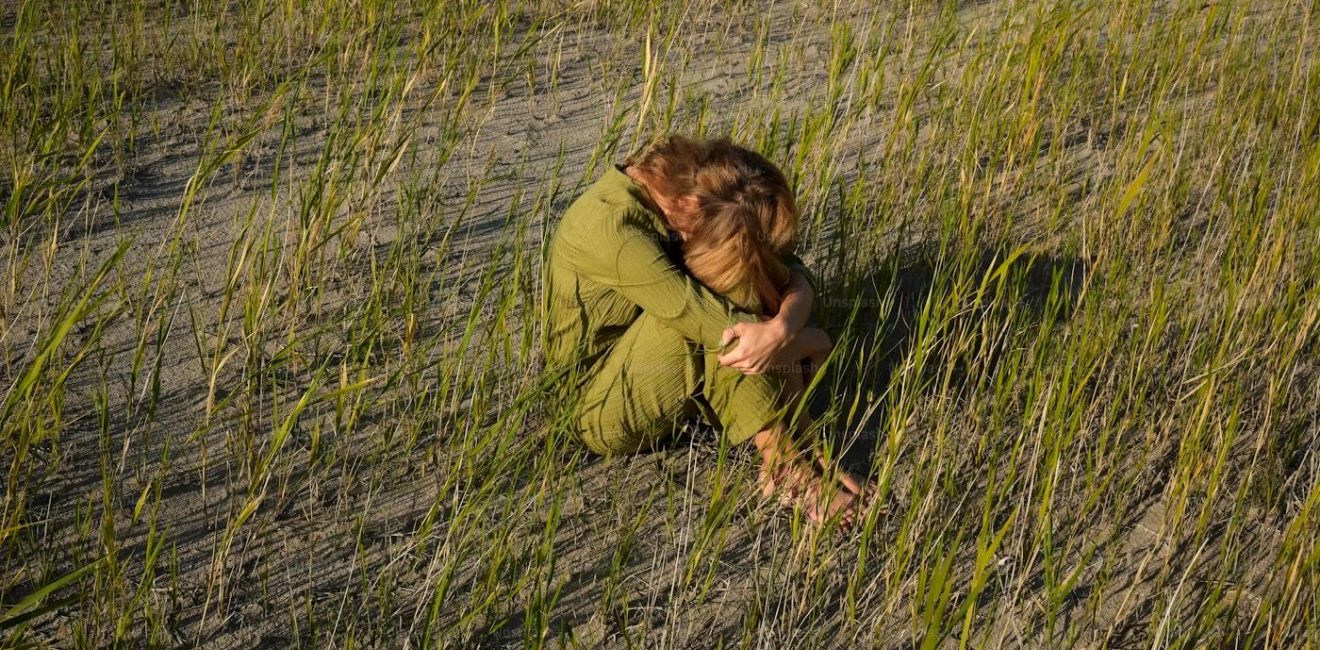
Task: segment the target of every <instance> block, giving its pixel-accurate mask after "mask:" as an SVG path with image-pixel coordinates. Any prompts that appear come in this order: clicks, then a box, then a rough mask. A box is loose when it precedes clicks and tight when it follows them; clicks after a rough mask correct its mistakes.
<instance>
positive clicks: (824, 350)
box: [719, 319, 834, 375]
mask: <svg viewBox="0 0 1320 650" xmlns="http://www.w3.org/2000/svg"><path fill="white" fill-rule="evenodd" d="M787 329H788V328H787V326H786V325H785V324H784V323H783V322H782V321H780V320H779V319H770V320H767V321H763V322H761V323H739V324H737V325H734V326H733V327H730V328H729V329H727V330H724V342H725V343H726V344H727V343H728V340H729V339H732V338H736V339H738V346H737V347H735V348H734V349H733V350H731V351H729V352H726V353H724V354H722V355H720V357H719V361H720V363H721V364H722V365H725V366H729V367H731V368H735V369H737V370H740V371H742V372H743V373H744V374H748V375H759V374H761V373H764V372H766V371H767V370H774V369H783V371H784V372H788V371H790V370H793V369H795V368H796V367H797V365H798V364H800V363H802V360H803V359H811V361H812V363H814V364H815V365H816V366H820V365H822V364H824V363H825V358H826V357H828V356H829V354H830V351H831V350H833V349H834V342H833V341H831V340H830V336H829V334H827V333H826V332H825V330H823V329H820V328H819V327H804V328H802V329H801V330H798V331H797V332H796V333H792V334H787V335H785V334H784V333H783V332H785V331H787ZM744 346H746V347H744Z"/></svg>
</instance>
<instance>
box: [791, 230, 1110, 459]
mask: <svg viewBox="0 0 1320 650" xmlns="http://www.w3.org/2000/svg"><path fill="white" fill-rule="evenodd" d="M1088 268H1089V264H1088V263H1087V262H1086V261H1085V260H1083V259H1079V258H1074V257H1055V256H1052V255H1032V254H1022V255H1019V256H1017V257H1013V258H1011V259H1010V257H1009V255H1007V253H1006V252H1005V251H1002V250H998V251H997V250H990V249H979V250H977V251H975V252H972V253H967V252H962V253H959V254H957V255H956V256H946V257H944V258H942V257H941V255H940V253H939V252H938V251H932V250H930V249H927V248H921V247H912V248H909V249H906V250H903V251H900V252H899V253H898V254H896V255H894V256H893V257H891V258H890V259H889V260H887V261H886V262H885V263H884V264H882V265H879V266H876V267H873V268H871V269H869V270H867V271H865V272H862V273H855V272H854V273H850V274H844V275H845V278H844V280H843V281H840V282H836V283H833V284H831V285H830V286H831V287H832V288H831V289H828V290H826V291H825V292H822V294H823V295H821V296H819V297H818V309H819V311H818V313H817V317H818V318H819V319H820V321H821V322H822V324H823V326H824V327H825V329H826V330H827V331H829V333H830V336H831V338H833V339H834V340H835V342H836V345H839V346H842V347H844V349H843V350H841V352H846V353H848V354H847V355H846V356H848V357H850V358H845V359H840V363H839V365H837V366H836V367H835V368H834V369H833V370H831V371H830V372H829V373H828V374H827V377H826V381H825V382H822V385H821V386H820V387H818V389H817V390H816V391H815V392H814V393H813V395H812V397H811V411H812V413H813V414H820V413H823V412H825V411H826V410H827V409H829V407H830V406H831V402H833V403H834V404H836V405H837V404H838V403H839V402H840V400H842V401H843V403H846V404H850V403H852V402H853V401H854V399H856V398H858V397H860V403H862V404H865V403H867V402H871V401H874V400H875V399H877V397H878V396H881V395H884V394H885V393H886V391H890V390H893V389H894V388H896V387H897V386H896V385H895V382H897V381H900V380H901V379H903V380H905V379H908V378H909V377H908V376H907V375H906V374H905V373H904V372H903V369H902V366H903V365H904V363H905V361H906V360H908V359H909V358H910V355H911V354H912V352H913V350H914V347H915V346H916V345H917V344H918V343H919V342H920V340H921V338H922V327H923V312H924V310H926V309H927V305H928V304H937V303H939V302H940V301H941V300H945V299H946V297H944V296H941V295H939V294H941V293H943V292H948V291H951V287H953V286H955V285H957V284H959V283H961V284H962V286H964V287H966V286H968V284H970V287H971V290H973V291H975V290H976V289H977V288H978V287H979V286H980V284H981V281H982V279H983V278H986V277H987V275H994V276H995V277H998V275H999V274H1001V273H1002V276H1003V282H1002V283H999V282H991V283H989V287H990V288H989V291H988V292H987V294H986V295H985V296H984V297H983V298H982V300H981V301H980V302H981V304H982V305H985V304H986V303H989V302H991V299H992V298H994V297H995V296H996V294H1003V295H1004V296H1006V297H1007V298H1008V299H1009V300H1013V301H1015V307H1016V309H1017V312H1018V314H1019V316H1025V317H1026V318H1027V319H1028V320H1029V321H1036V322H1041V321H1052V322H1060V321H1063V320H1066V319H1068V318H1070V317H1071V311H1072V308H1073V306H1074V305H1075V304H1076V302H1077V299H1078V297H1079V296H1080V294H1081V291H1082V288H1083V286H1084V282H1085V278H1086V276H1087V271H1088ZM961 306H962V305H960V307H961ZM986 316H987V314H986V312H985V311H984V310H981V311H978V310H976V309H968V310H966V313H965V314H964V315H961V316H958V317H957V318H985V317H986ZM927 324H929V323H927ZM990 351H991V353H990V354H988V355H984V356H980V357H977V358H976V359H975V361H974V363H975V364H976V366H977V368H975V369H973V368H969V367H966V365H965V364H964V363H961V362H960V361H959V360H956V359H948V358H942V357H941V356H940V353H939V351H938V350H937V351H936V352H935V355H934V356H933V357H931V358H928V359H927V360H926V362H925V363H926V368H927V369H929V370H933V371H937V372H940V373H943V372H946V371H949V370H951V371H952V378H953V381H954V382H955V383H959V382H962V381H965V380H966V377H967V374H968V372H969V371H971V370H976V371H978V372H979V371H984V370H985V369H986V366H993V365H994V364H996V363H997V362H998V360H999V355H998V352H1001V351H1002V350H999V349H997V348H995V347H994V346H990ZM858 358H864V361H861V362H858V361H857V360H856V359H858ZM948 364H954V367H952V368H949V367H948ZM822 389H823V390H822ZM884 416H885V414H884V411H883V407H881V408H877V409H875V410H874V411H872V412H871V413H870V414H869V415H868V416H867V417H865V418H864V421H861V422H850V423H848V424H847V429H848V430H850V431H852V432H854V433H860V435H858V436H857V439H856V440H855V441H854V442H852V444H851V446H850V447H849V448H848V451H847V452H846V454H845V456H844V458H843V463H844V465H845V466H846V467H848V468H849V469H853V470H856V471H860V472H862V473H865V471H866V469H867V468H868V467H869V466H870V463H871V459H872V458H873V457H874V455H875V453H876V452H877V449H876V445H877V438H878V436H877V432H878V431H879V430H880V429H881V428H882V427H881V426H880V424H879V423H881V422H882V421H883V418H884Z"/></svg>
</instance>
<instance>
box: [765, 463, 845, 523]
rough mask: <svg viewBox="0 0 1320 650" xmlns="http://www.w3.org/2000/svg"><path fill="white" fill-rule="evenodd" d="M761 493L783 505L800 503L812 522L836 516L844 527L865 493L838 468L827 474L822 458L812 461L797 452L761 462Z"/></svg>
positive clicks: (822, 521) (789, 505) (791, 505)
mask: <svg viewBox="0 0 1320 650" xmlns="http://www.w3.org/2000/svg"><path fill="white" fill-rule="evenodd" d="M761 493H762V494H763V495H764V496H765V497H767V498H769V497H772V496H776V495H777V496H778V497H779V503H780V504H781V505H783V506H785V507H793V506H794V505H798V504H801V505H802V506H803V507H804V508H805V509H806V513H807V517H808V518H809V519H810V520H811V521H812V523H815V524H821V523H824V522H825V521H826V520H829V519H833V518H836V517H837V518H838V520H839V525H840V526H842V527H844V528H847V527H850V526H852V524H853V523H855V522H856V520H857V518H858V516H859V515H860V513H861V510H862V507H863V501H864V499H865V496H866V490H865V487H864V484H863V483H862V482H861V481H858V480H857V478H856V477H854V476H852V475H851V474H849V473H848V472H845V471H842V470H839V471H837V472H835V473H834V475H833V476H827V472H826V471H825V468H824V465H823V463H822V462H821V461H816V462H811V461H808V460H806V459H804V458H802V457H801V456H800V455H795V456H793V457H791V458H780V459H776V460H767V461H766V462H764V463H763V464H762V465H761Z"/></svg>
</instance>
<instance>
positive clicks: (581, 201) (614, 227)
mask: <svg viewBox="0 0 1320 650" xmlns="http://www.w3.org/2000/svg"><path fill="white" fill-rule="evenodd" d="M638 191H639V187H638V186H637V184H636V183H635V182H634V181H633V180H632V178H631V177H629V176H628V175H627V174H625V173H624V172H623V171H622V170H620V169H619V168H618V166H616V165H614V164H610V165H607V166H606V168H605V170H604V171H603V172H602V173H601V175H600V176H599V177H597V179H596V180H595V181H593V182H592V183H591V184H590V185H588V186H587V188H586V189H585V190H583V192H582V193H581V194H580V195H578V198H577V199H575V200H574V201H573V203H571V204H570V205H569V206H568V209H566V210H565V211H564V215H563V218H562V219H561V220H560V223H559V226H558V228H559V229H565V230H567V231H569V232H573V233H578V234H582V235H586V236H598V237H608V236H611V235H616V234H621V233H626V232H628V231H630V230H631V229H633V228H639V227H640V228H644V229H647V230H650V229H653V228H654V225H655V224H654V222H655V219H654V218H653V217H652V215H651V210H650V209H649V208H647V207H646V205H645V204H644V203H642V199H641V197H640V196H639V195H638Z"/></svg>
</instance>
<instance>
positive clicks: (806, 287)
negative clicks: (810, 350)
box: [720, 253, 828, 375]
mask: <svg viewBox="0 0 1320 650" xmlns="http://www.w3.org/2000/svg"><path fill="white" fill-rule="evenodd" d="M784 263H785V264H786V265H787V266H788V268H789V269H790V271H791V275H790V280H789V285H788V288H787V289H786V290H785V292H784V299H783V301H782V302H781V303H780V305H779V312H778V313H776V314H775V315H774V317H772V318H770V319H768V320H765V321H762V322H757V323H739V324H736V325H733V326H731V327H729V328H728V329H726V330H725V331H724V334H723V340H724V341H725V342H727V341H729V340H732V339H737V340H738V346H737V347H735V348H734V349H733V350H731V351H729V352H727V353H725V354H723V355H721V356H720V363H721V364H723V365H725V366H729V367H730V368H735V369H737V370H740V371H742V372H743V373H745V374H749V375H759V374H761V373H763V372H765V371H766V370H767V369H769V368H770V367H771V366H774V365H782V364H783V363H784V362H786V361H787V362H790V363H791V362H796V361H798V360H800V359H802V358H804V357H808V356H811V355H810V354H797V351H796V350H793V349H792V348H791V346H793V344H794V339H795V338H796V337H797V336H798V335H799V334H800V333H801V332H802V330H803V328H804V327H806V324H807V321H808V320H810V319H811V312H812V308H813V304H814V301H815V298H816V291H815V288H814V286H813V285H814V278H813V277H812V276H811V272H810V271H808V270H807V268H806V265H805V264H803V263H802V260H801V259H799V258H798V256H796V255H794V254H792V253H788V254H786V255H784ZM822 333H823V332H822ZM827 338H828V337H827ZM794 355H796V356H794Z"/></svg>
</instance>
